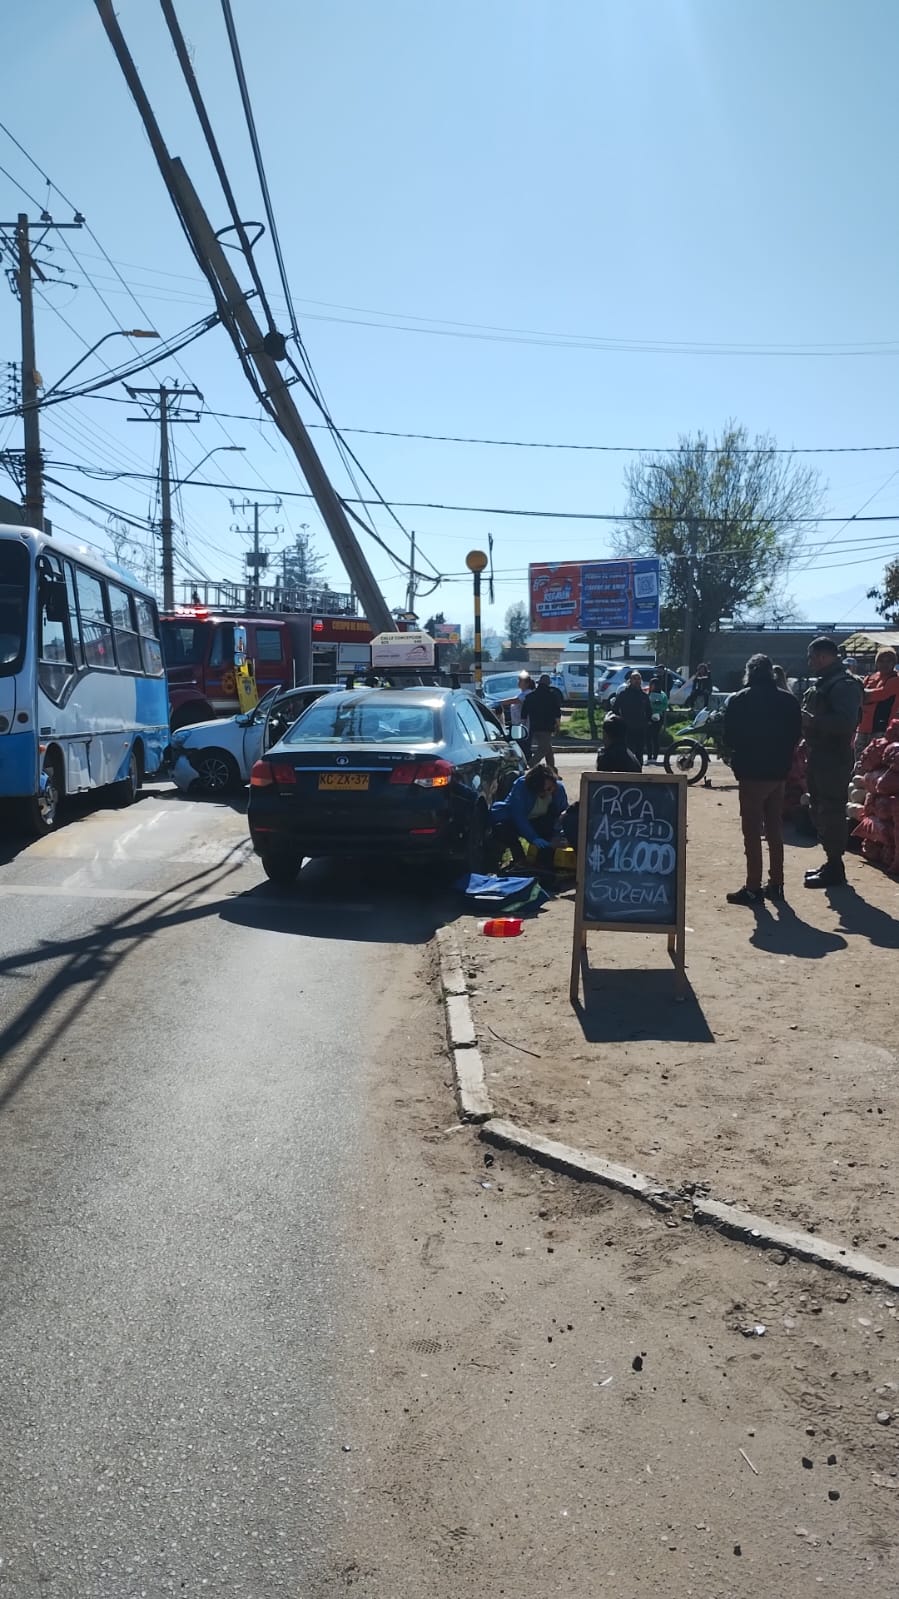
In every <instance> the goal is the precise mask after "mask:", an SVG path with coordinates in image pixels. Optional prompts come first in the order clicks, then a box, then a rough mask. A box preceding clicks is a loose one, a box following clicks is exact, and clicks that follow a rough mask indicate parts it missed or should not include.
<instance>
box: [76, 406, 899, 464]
mask: <svg viewBox="0 0 899 1599" xmlns="http://www.w3.org/2000/svg"><path fill="white" fill-rule="evenodd" d="M97 399H100V400H104V401H106V402H107V403H109V404H112V405H127V403H128V402H127V400H122V399H119V398H117V397H116V396H115V395H106V394H100V395H97ZM203 415H204V416H209V417H225V418H226V419H227V420H228V421H230V422H252V423H254V424H257V425H258V424H259V423H260V422H271V420H272V418H271V417H269V416H253V415H251V413H250V412H248V411H204V412H203ZM306 426H307V428H308V429H309V430H310V431H316V430H318V431H322V430H324V429H325V428H326V427H327V424H326V423H324V422H307V423H306ZM335 426H338V427H339V429H340V432H341V433H350V434H353V435H355V434H361V435H364V436H365V437H368V438H377V439H416V440H418V439H421V440H424V441H425V442H426V443H429V444H484V445H490V446H492V447H495V448H498V449H513V450H583V451H588V452H593V453H595V454H601V455H675V454H677V453H678V451H682V450H683V449H684V446H683V445H682V444H583V443H577V444H576V443H572V442H570V441H566V440H564V439H558V440H545V439H493V438H481V437H479V436H474V435H472V434H464V433H415V432H412V431H410V430H409V429H407V428H369V427H347V426H346V425H345V424H344V423H342V422H341V423H339V424H335ZM697 447H698V446H697ZM897 450H899V444H788V445H771V447H770V448H768V447H767V446H766V447H765V454H766V455H884V454H887V453H889V452H893V453H895V452H896V451H897ZM709 453H710V454H715V453H716V452H715V451H714V449H712V450H710V451H709ZM727 453H728V455H755V454H757V453H758V452H757V451H756V450H755V449H753V448H752V447H747V448H745V449H742V448H740V449H732V450H728V452H727Z"/></svg>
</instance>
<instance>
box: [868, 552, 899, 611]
mask: <svg viewBox="0 0 899 1599" xmlns="http://www.w3.org/2000/svg"><path fill="white" fill-rule="evenodd" d="M868 599H869V600H876V601H877V611H878V614H879V615H880V616H882V617H883V619H884V621H885V622H888V623H889V625H890V627H899V560H895V561H889V562H888V563H887V565H886V566H885V567H884V572H883V579H882V582H881V586H880V588H879V589H869V590H868Z"/></svg>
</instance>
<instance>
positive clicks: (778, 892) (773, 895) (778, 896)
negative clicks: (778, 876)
mask: <svg viewBox="0 0 899 1599" xmlns="http://www.w3.org/2000/svg"><path fill="white" fill-rule="evenodd" d="M764 894H765V898H766V899H773V900H776V901H777V903H778V904H780V903H781V902H782V901H783V900H784V898H785V893H784V886H783V883H766V884H765V888H764Z"/></svg>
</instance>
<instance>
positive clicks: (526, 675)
mask: <svg viewBox="0 0 899 1599" xmlns="http://www.w3.org/2000/svg"><path fill="white" fill-rule="evenodd" d="M533 687H534V679H533V678H532V677H531V674H530V672H519V674H518V693H517V695H516V697H515V699H514V700H513V701H512V703H511V705H510V706H509V726H510V728H512V729H515V728H516V727H518V728H520V729H521V731H520V733H519V735H518V742H519V744H520V745H521V747H522V749H523V750H524V755H525V760H526V761H527V763H528V765H530V763H531V730H530V727H529V726H528V719H527V717H526V716H525V714H524V702H525V700H526V699H527V697H528V695H529V694H530V692H531V690H532V688H533Z"/></svg>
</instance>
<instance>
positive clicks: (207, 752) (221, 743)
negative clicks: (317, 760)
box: [169, 683, 344, 794]
mask: <svg viewBox="0 0 899 1599" xmlns="http://www.w3.org/2000/svg"><path fill="white" fill-rule="evenodd" d="M343 688H344V685H343V684H342V683H307V684H306V685H305V687H303V688H290V689H283V688H281V686H280V685H279V686H278V687H277V688H273V689H269V691H268V693H267V694H266V695H264V696H263V698H262V699H261V700H260V701H259V704H258V705H257V706H256V709H255V710H253V711H246V712H243V711H242V712H241V713H240V715H238V716H226V717H223V718H217V719H216V720H215V721H212V722H195V723H194V724H193V726H191V727H179V728H178V729H177V730H176V732H174V733H173V734H172V742H171V746H170V757H169V764H170V766H171V772H172V779H173V781H174V783H175V785H176V787H178V788H180V789H181V791H182V793H184V794H186V793H187V792H188V791H189V790H190V789H193V790H194V791H195V792H196V791H197V790H201V791H202V792H203V793H205V794H227V793H230V792H231V791H232V790H233V789H236V788H240V786H241V784H243V783H248V782H249V781H250V770H251V768H252V766H253V763H254V762H255V761H258V760H259V758H260V756H262V755H264V754H265V751H266V750H267V749H268V748H269V747H270V746H271V745H272V744H277V742H278V739H279V738H283V737H284V734H285V733H286V732H287V730H288V728H289V727H292V726H293V724H294V722H298V721H299V719H300V717H301V716H302V714H303V712H304V711H307V710H308V709H309V706H310V705H313V704H314V703H315V701H316V700H318V699H321V697H322V695H323V694H333V693H334V691H335V690H337V691H341V690H342V689H343Z"/></svg>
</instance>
